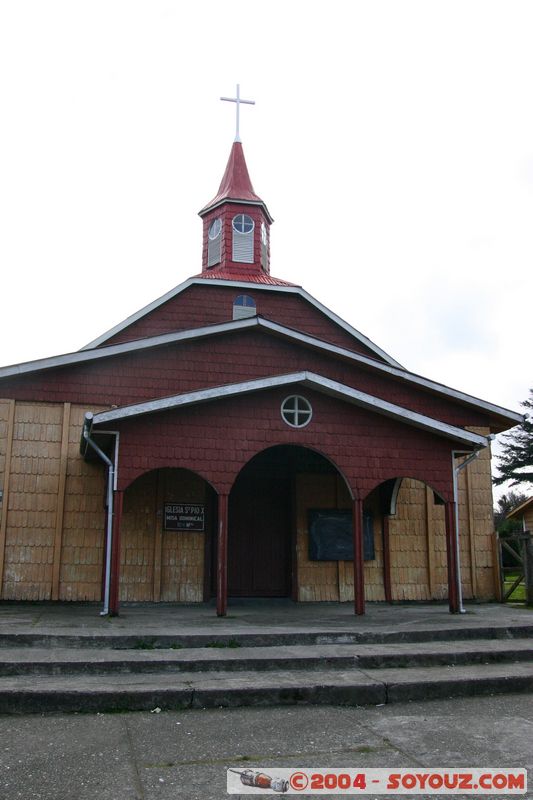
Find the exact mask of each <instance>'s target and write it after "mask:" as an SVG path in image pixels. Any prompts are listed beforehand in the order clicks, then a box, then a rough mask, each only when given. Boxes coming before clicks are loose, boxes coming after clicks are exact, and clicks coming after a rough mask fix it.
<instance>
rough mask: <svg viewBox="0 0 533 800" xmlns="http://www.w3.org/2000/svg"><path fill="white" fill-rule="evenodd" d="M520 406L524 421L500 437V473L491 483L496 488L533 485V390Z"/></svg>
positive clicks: (498, 461) (498, 463) (498, 464)
mask: <svg viewBox="0 0 533 800" xmlns="http://www.w3.org/2000/svg"><path fill="white" fill-rule="evenodd" d="M529 395H530V396H529V397H528V399H527V400H524V401H523V403H521V404H520V405H522V406H523V407H524V408H525V409H526V413H525V415H524V421H523V422H522V423H521V424H520V425H517V426H516V427H515V428H513V429H512V430H511V431H509V433H506V434H504V436H502V440H503V447H502V455H501V456H499V457H498V459H497V468H498V470H499V472H500V474H499V475H497V476H496V477H495V478H493V482H494V483H495V484H496V486H499V485H500V484H501V483H505V482H506V481H510V484H509V485H510V486H518V485H520V484H523V483H530V484H533V419H532V417H531V413H532V412H533V389H530V390H529Z"/></svg>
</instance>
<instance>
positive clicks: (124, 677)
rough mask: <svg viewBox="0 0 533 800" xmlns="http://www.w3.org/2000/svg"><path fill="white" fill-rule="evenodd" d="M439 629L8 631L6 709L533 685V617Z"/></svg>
mask: <svg viewBox="0 0 533 800" xmlns="http://www.w3.org/2000/svg"><path fill="white" fill-rule="evenodd" d="M529 619H530V617H529V616H528V618H527V621H525V624H523V625H516V624H515V625H512V626H506V625H494V626H490V625H485V626H479V625H476V626H472V627H469V626H468V625H467V624H463V625H462V626H461V627H460V628H457V629H454V628H453V627H449V628H445V629H442V630H439V629H437V630H435V629H431V628H429V627H428V628H422V629H421V628H420V627H419V628H417V629H416V630H412V631H406V630H402V631H394V630H383V631H380V630H374V631H369V630H366V631H360V632H354V631H353V630H349V629H346V630H342V629H341V630H334V631H332V630H324V631H322V632H321V631H317V630H314V631H306V630H301V631H297V630H292V631H287V630H282V629H280V630H277V631H276V630H269V631H268V632H266V633H257V632H253V633H252V632H242V631H238V630H237V631H235V632H231V634H229V633H226V634H223V635H217V634H216V633H214V632H213V633H210V632H207V633H206V632H204V633H194V632H189V633H183V634H171V635H169V634H160V633H159V632H158V633H156V634H153V633H152V634H148V635H140V634H132V633H128V634H121V633H116V632H115V633H113V635H111V634H109V635H106V634H105V633H87V632H86V633H84V632H83V631H82V632H81V633H80V634H74V633H73V632H72V631H69V632H65V633H64V634H61V633H60V632H54V633H42V632H41V633H38V632H36V633H30V632H23V633H16V632H11V633H9V632H5V633H3V634H0V713H12V714H13V713H30V712H39V713H41V712H75V711H92V712H94V711H116V710H136V709H151V710H154V709H168V708H212V707H219V706H223V707H232V706H249V705H261V706H267V705H280V704H302V703H307V704H317V703H322V704H340V705H365V704H373V705H378V704H384V703H394V702H401V701H408V700H426V699H432V698H443V697H453V696H456V697H459V696H467V695H480V694H497V693H504V692H531V691H533V621H532V623H531V624H527V622H528V621H529Z"/></svg>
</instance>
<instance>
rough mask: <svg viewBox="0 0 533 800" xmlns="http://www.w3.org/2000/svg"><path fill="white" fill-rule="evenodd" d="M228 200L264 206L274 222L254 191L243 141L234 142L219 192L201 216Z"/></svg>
mask: <svg viewBox="0 0 533 800" xmlns="http://www.w3.org/2000/svg"><path fill="white" fill-rule="evenodd" d="M227 201H233V202H237V203H246V204H247V205H254V206H256V205H257V206H262V207H263V209H264V210H265V213H266V215H267V217H268V219H269V222H273V219H272V217H271V216H270V213H269V211H268V208H267V207H266V205H265V203H264V202H263V200H261V198H260V197H259V195H257V194H256V193H255V192H254V187H253V186H252V181H251V180H250V175H249V173H248V167H247V166H246V160H245V158H244V151H243V149H242V143H241V142H233V146H232V148H231V152H230V155H229V159H228V163H227V165H226V171H225V172H224V176H223V178H222V181H221V182H220V186H219V189H218V192H217V194H216V196H215V197H214V198H213V199H212V200H211V201H210V202H209V203H208V204H207V205H206V206H204V208H202V210H201V211H200V216H201V217H203V216H204V214H206V213H207V212H208V211H211V210H212V209H213V208H216V206H219V205H220V204H221V203H224V202H227Z"/></svg>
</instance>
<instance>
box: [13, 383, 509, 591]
mask: <svg viewBox="0 0 533 800" xmlns="http://www.w3.org/2000/svg"><path fill="white" fill-rule="evenodd" d="M305 394H306V395H307V396H309V399H310V400H311V402H312V403H313V407H314V420H315V421H316V422H318V421H320V422H322V423H324V425H325V429H326V430H327V431H328V432H327V434H324V435H323V436H322V437H321V436H320V435H318V438H319V439H320V441H318V442H317V433H316V428H315V429H314V430H313V429H312V427H310V428H309V429H302V430H300V431H293V430H290V429H288V428H287V427H286V426H285V425H284V424H283V423H281V422H280V418H279V405H280V402H281V399H282V398H283V397H284V396H285V395H286V392H272V393H270V397H267V396H266V393H265V394H263V395H261V396H256V397H255V399H254V403H253V404H251V403H250V399H249V398H241V399H239V400H236V401H233V402H231V403H229V402H226V403H221V404H218V405H217V409H216V411H215V420H214V419H213V418H212V416H211V410H210V408H208V407H207V406H204V407H198V408H195V409H190V410H189V411H187V412H186V413H185V412H182V413H180V415H179V421H178V417H177V416H174V417H173V416H172V415H166V418H165V419H164V417H165V415H160V417H158V419H157V421H154V420H153V419H152V420H150V421H149V420H144V421H140V420H139V421H136V422H135V423H134V424H133V423H132V424H131V426H130V428H128V425H124V426H123V430H124V434H125V435H124V436H123V437H122V442H121V461H122V467H121V479H122V478H123V479H124V480H125V482H126V483H129V482H130V480H131V479H132V478H133V477H135V473H136V471H137V470H138V469H140V470H141V471H142V472H146V471H147V470H149V469H150V468H152V467H154V466H169V465H170V464H171V465H172V466H176V465H181V466H184V467H187V468H189V469H193V470H196V471H198V472H199V473H200V474H202V471H203V474H204V475H205V476H206V477H210V478H211V479H212V480H213V482H214V483H215V484H217V482H218V486H219V488H221V489H222V490H224V489H225V490H226V491H229V489H230V488H231V484H232V481H233V477H234V475H235V474H237V472H238V471H239V469H240V468H241V467H242V466H243V464H244V463H246V461H247V460H248V459H249V458H250V457H251V456H252V455H253V454H255V453H256V452H258V451H260V450H262V449H264V448H266V447H267V446H269V445H270V444H282V443H286V444H301V445H303V446H308V447H311V448H312V449H317V447H318V449H319V450H321V451H322V452H325V454H326V455H328V456H329V457H330V458H331V459H332V460H333V461H334V463H336V464H337V465H338V466H339V467H340V468H342V470H343V473H344V474H345V475H347V476H349V475H350V474H351V475H352V476H357V475H360V476H363V477H365V478H366V479H367V483H366V485H367V486H368V489H370V488H371V487H370V484H371V483H372V482H373V481H374V482H376V481H377V482H379V480H381V479H385V478H386V477H394V476H398V475H399V474H401V472H402V469H403V474H405V475H409V474H410V469H409V466H410V465H411V466H412V465H413V464H414V463H417V464H421V463H423V464H424V465H425V466H424V469H425V476H424V477H425V478H426V479H427V480H428V482H429V481H431V485H432V486H436V488H438V484H439V480H440V482H441V484H442V485H441V489H442V488H445V487H446V478H447V476H446V469H447V468H448V464H449V452H448V450H447V448H448V445H447V444H446V443H443V441H442V440H438V439H435V437H431V436H428V435H426V434H423V433H422V432H419V431H414V430H412V429H409V428H407V427H406V426H401V427H400V428H399V427H398V426H397V425H395V424H394V423H392V422H391V421H390V420H384V419H382V418H378V417H376V416H375V415H371V414H369V413H367V412H363V411H361V410H358V409H353V408H349V407H347V406H346V405H345V404H341V403H338V404H337V403H332V401H331V400H328V399H326V398H324V397H323V396H321V395H317V394H313V393H312V392H307V391H306V392H305ZM92 410H98V409H96V408H93V409H92ZM85 411H86V407H84V406H81V405H70V404H69V403H65V404H63V403H61V404H59V403H58V404H51V403H48V404H47V403H27V402H22V401H17V402H14V401H11V400H0V490H1V491H2V492H3V501H2V502H1V503H0V565H2V559H3V566H2V569H1V570H0V572H1V573H2V576H3V579H2V585H1V589H2V594H1V597H2V598H3V599H26V600H37V599H41V600H49V599H60V600H100V598H101V591H102V570H103V559H104V531H105V516H106V515H105V509H104V495H105V470H104V469H103V467H102V465H101V464H99V463H87V462H85V461H84V460H83V459H82V457H81V456H80V454H79V440H80V434H81V426H82V422H83V416H84V413H85ZM216 420H218V422H217V421H216ZM220 420H223V425H220ZM132 429H135V434H134V436H133V437H132V438H130V433H131V430H132ZM477 432H479V433H483V434H485V433H487V430H486V429H477ZM379 437H381V444H380V443H379V441H378V440H379ZM128 439H129V442H128ZM173 441H175V442H177V446H176V448H175V449H174V446H173V444H172V442H173ZM435 446H436V447H437V449H438V447H440V448H441V453H440V454H439V453H438V452H437V453H436V452H435ZM407 454H408V455H409V458H411V462H410V465H409V463H408V461H407V460H406V455H407ZM207 473H210V474H209V475H208V474H207ZM169 474H170V473H169ZM172 474H173V475H178V474H180V473H179V472H176V473H172ZM411 474H412V473H411ZM128 475H129V476H130V477H128ZM185 475H189V476H190V475H191V473H181V478H180V484H179V486H175V485H173V484H172V481H171V482H170V483H167V485H164V486H163V488H162V487H161V484H160V485H159V487H157V486H156V485H155V484H154V483H153V479H152V478H150V476H143V479H142V480H144V481H145V484H144V489H142V484H141V489H142V491H141V489H139V490H137V493H136V494H135V493H134V494H133V495H131V498H130V497H129V490H128V491H127V492H126V497H125V505H124V519H123V530H122V534H123V538H122V547H123V551H122V561H123V572H122V575H123V579H122V587H121V592H122V598H123V599H124V600H127V599H132V600H152V599H154V598H159V599H161V600H162V601H163V600H165V601H174V600H176V601H187V602H194V601H197V600H201V599H202V598H203V581H204V558H205V556H204V553H205V550H204V537H203V535H201V534H171V533H170V532H166V533H163V532H162V531H161V526H160V518H157V516H156V514H157V510H158V509H159V510H160V509H161V507H162V500H163V498H165V497H166V498H167V499H168V500H169V501H170V500H172V499H174V500H176V501H178V500H182V501H183V500H187V499H189V498H190V499H191V500H194V499H196V500H198V501H200V500H199V498H200V496H202V497H203V496H205V491H206V488H205V487H206V485H205V484H204V483H203V481H201V480H200V479H199V478H196V477H194V476H193V477H192V478H189V479H188V481H189V482H187V481H186V480H185V478H184V476H185ZM439 476H440V477H439ZM318 477H319V476H308V477H307V479H306V480H307V483H306V484H305V485H304V484H302V487H301V496H300V495H299V499H298V510H297V549H298V583H299V587H300V589H299V591H300V598H301V599H302V600H303V599H307V600H310V599H339V598H340V599H344V600H349V599H351V598H352V597H353V574H352V573H353V571H352V565H351V563H349V562H339V563H335V564H327V563H320V562H315V563H310V562H309V561H308V559H307V556H306V553H307V542H306V536H307V532H306V508H308V507H310V505H309V504H311V505H312V506H313V507H316V506H317V503H318V502H319V501H320V503H322V502H323V503H325V504H326V506H327V507H349V505H350V498H349V496H348V493H347V491H346V487H345V484H344V481H343V480H342V478H340V477H337V478H335V476H333V477H331V476H327V478H328V480H330V481H331V486H330V485H329V484H327V483H325V484H322V483H321V484H320V489H319V487H318V485H317V486H315V485H314V484H313V481H314V480H315V479H317V478H318ZM320 480H322V476H320ZM354 480H355V478H354ZM151 481H152V482H151ZM191 481H192V482H191ZM224 481H226V484H224ZM359 483H360V486H359V490H360V491H366V490H365V489H364V485H365V481H359ZM320 493H321V494H320ZM178 495H179V497H178ZM374 495H375V493H374V494H370V495H369V496H368V497H367V500H366V501H365V507H369V506H372V504H373V503H375V500H373V497H374ZM459 501H460V530H461V566H462V574H463V592H464V596H465V599H469V598H470V597H472V596H474V597H476V598H478V599H490V598H492V597H494V593H495V591H494V587H495V575H496V572H495V558H494V545H495V540H494V533H493V527H492V513H491V510H492V492H491V482H490V461H489V454H488V452H487V451H483V452H482V453H481V455H480V456H479V458H478V459H477V460H476V461H474V462H473V463H472V464H471V465H470V466H469V467H468V470H467V472H466V474H465V473H464V472H463V473H461V477H460V483H459ZM374 511H375V513H374V540H375V547H376V559H375V561H373V562H367V563H365V584H366V589H365V591H366V596H367V599H368V600H382V599H384V590H383V553H382V532H381V518H380V515H379V513H378V512H377V511H376V509H374ZM390 541H391V571H392V589H393V597H394V599H398V600H400V599H412V600H417V599H428V598H434V599H443V598H445V597H446V594H447V569H446V545H445V534H444V515H443V508H442V506H439V505H435V504H434V501H433V492H432V491H431V490H429V489H428V488H427V487H426V486H425V485H424V484H422V483H420V482H419V481H415V480H414V479H408V480H406V481H404V483H403V485H402V489H401V492H400V496H399V504H398V512H397V515H396V516H395V517H391V518H390Z"/></svg>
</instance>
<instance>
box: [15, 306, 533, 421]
mask: <svg viewBox="0 0 533 800" xmlns="http://www.w3.org/2000/svg"><path fill="white" fill-rule="evenodd" d="M254 328H255V329H263V330H265V331H268V332H269V333H271V334H273V335H275V336H277V337H279V338H282V339H285V340H287V341H290V342H294V343H298V344H302V345H303V346H305V347H309V348H311V349H313V350H315V351H317V352H321V353H325V354H328V355H332V356H335V357H338V358H341V359H343V360H345V361H348V362H350V363H353V364H357V365H362V366H365V367H368V368H370V369H372V370H375V371H377V372H381V373H382V374H385V375H389V376H391V377H393V378H395V379H399V380H401V381H404V382H406V383H410V384H413V385H416V386H419V387H420V388H422V389H424V390H428V391H430V392H432V393H434V394H438V395H441V396H445V397H448V398H450V399H451V400H453V401H456V402H459V403H461V404H462V405H465V406H467V407H469V408H475V409H476V410H478V411H482V412H484V413H487V414H490V415H496V416H497V417H500V418H501V420H503V421H504V422H505V424H506V426H507V427H511V426H513V425H520V424H521V423H522V422H523V420H524V417H523V415H522V414H519V413H516V412H514V411H510V410H509V409H505V408H502V407H501V406H497V405H495V404H494V403H489V402H488V401H486V400H481V399H480V398H477V397H472V396H471V395H468V394H466V393H465V392H461V391H459V390H457V389H452V388H450V387H448V386H444V385H443V384H440V383H437V382H436V381H432V380H430V379H428V378H424V377H422V376H421V375H416V374H415V373H412V372H408V371H407V370H405V369H403V368H401V367H394V366H391V365H389V364H384V363H383V362H382V361H378V360H377V359H374V358H371V357H369V356H365V355H363V354H361V353H356V352H354V351H353V350H348V349H347V348H344V347H339V346H338V345H333V344H330V343H329V342H324V341H323V340H321V339H317V338H316V337H314V336H310V335H309V334H305V333H302V332H301V331H297V330H294V329H292V328H287V327H286V326H284V325H280V324H279V323H277V322H272V321H271V320H268V319H263V318H262V317H249V318H248V319H242V320H233V321H231V322H223V323H219V324H216V325H206V326H205V327H202V328H193V329H190V330H185V331H176V332H174V333H166V334H161V335H159V336H151V337H149V338H146V339H134V340H133V341H130V342H123V343H121V344H115V345H107V346H105V345H104V346H101V347H96V348H94V349H92V350H87V349H84V350H79V351H77V352H75V353H66V354H64V355H59V356H53V357H51V358H44V359H38V360H36V361H27V362H25V363H22V364H13V365H11V366H7V367H2V368H0V379H4V378H10V377H11V378H12V377H19V376H22V375H27V374H31V373H35V372H42V371H45V370H48V369H56V368H61V367H68V366H77V365H79V364H83V363H88V362H92V361H98V360H100V359H107V358H113V357H116V356H120V355H125V354H129V353H136V352H143V351H147V350H151V349H154V348H157V347H164V346H166V345H171V344H179V343H183V342H191V341H196V340H200V339H203V338H206V337H212V336H220V335H223V334H227V333H236V332H239V331H246V330H250V329H254ZM503 427H505V426H503Z"/></svg>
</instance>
